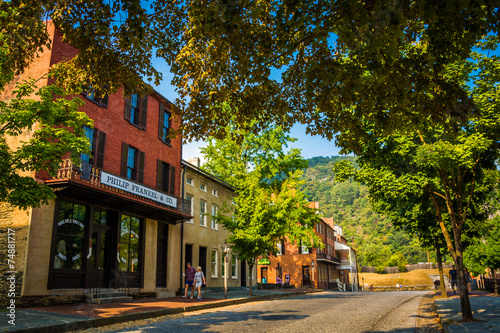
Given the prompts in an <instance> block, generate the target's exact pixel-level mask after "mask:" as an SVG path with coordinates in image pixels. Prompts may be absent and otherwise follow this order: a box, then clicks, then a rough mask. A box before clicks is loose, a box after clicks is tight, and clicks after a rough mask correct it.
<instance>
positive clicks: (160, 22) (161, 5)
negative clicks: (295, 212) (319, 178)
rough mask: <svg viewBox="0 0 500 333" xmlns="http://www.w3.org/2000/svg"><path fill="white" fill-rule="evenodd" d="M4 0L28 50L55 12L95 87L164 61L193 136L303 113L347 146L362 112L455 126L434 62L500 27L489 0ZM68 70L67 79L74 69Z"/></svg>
mask: <svg viewBox="0 0 500 333" xmlns="http://www.w3.org/2000/svg"><path fill="white" fill-rule="evenodd" d="M2 7H3V8H7V7H8V8H9V10H10V11H12V10H13V9H12V8H16V9H15V15H3V21H4V22H8V23H9V24H16V22H20V23H21V26H22V29H24V30H23V32H24V33H23V34H19V35H18V36H15V38H14V37H13V39H14V41H16V42H18V44H17V45H30V47H29V52H28V53H29V54H30V55H34V54H36V52H37V50H38V49H39V46H40V45H43V44H44V43H46V42H47V40H46V34H44V30H43V26H44V23H43V20H47V19H49V18H50V19H51V20H52V22H53V23H54V24H55V26H56V27H57V28H58V29H59V30H60V31H61V32H62V34H63V39H64V42H67V43H69V44H71V45H73V46H74V47H75V48H77V49H78V50H79V54H78V56H77V57H76V58H75V59H73V60H72V61H71V62H72V66H73V68H77V69H82V68H83V69H85V73H86V74H85V77H86V78H87V79H89V81H90V82H91V83H92V84H93V85H94V86H95V87H96V89H98V90H99V91H104V90H106V91H107V92H112V91H114V90H116V89H117V88H118V87H119V86H120V85H123V86H124V88H125V92H126V93H130V92H133V91H135V90H137V89H143V88H145V87H146V86H145V84H144V83H143V82H142V81H141V79H145V80H146V81H151V82H153V83H154V84H157V83H158V82H159V80H160V79H161V77H162V76H161V73H159V72H158V71H157V70H156V69H155V68H154V66H153V62H152V59H153V58H155V57H158V58H162V59H165V60H166V61H167V63H168V64H169V65H170V68H171V71H172V73H173V74H174V77H173V80H172V84H173V85H174V87H175V88H176V90H177V92H178V93H179V95H180V99H179V100H178V101H177V102H176V105H177V107H178V109H177V110H176V111H175V113H176V114H177V115H182V119H183V127H182V130H183V134H184V136H185V137H186V138H188V139H191V138H200V137H205V136H217V137H219V138H222V136H223V135H224V130H223V128H224V127H225V126H226V125H228V124H229V121H230V119H231V115H232V114H235V115H236V118H235V119H236V122H235V125H236V126H239V127H241V128H243V129H251V130H253V131H255V132H258V131H259V130H260V129H264V128H265V127H266V126H267V124H269V123H275V124H278V125H281V126H282V127H283V128H284V129H285V130H287V129H288V128H290V126H291V125H293V124H294V123H304V124H307V131H308V132H309V133H311V134H320V135H323V136H325V137H327V138H333V137H334V136H335V135H336V140H337V143H338V145H339V146H341V147H342V148H344V149H345V151H353V152H356V153H360V152H361V150H362V146H361V145H362V144H364V143H366V142H365V141H361V142H360V140H358V137H359V135H360V134H362V133H364V129H363V126H364V125H363V124H364V122H365V121H369V122H371V123H373V124H375V125H376V126H375V130H374V131H375V132H376V134H377V135H381V134H382V135H384V134H385V133H390V132H391V131H392V130H394V129H399V128H413V127H415V126H420V125H421V124H422V122H424V123H426V122H427V121H429V120H432V121H435V122H437V123H441V124H448V125H449V126H453V124H463V122H464V121H465V120H466V119H467V117H468V116H469V115H470V114H473V113H474V112H476V111H477V107H476V105H475V103H474V102H473V101H471V99H470V98H469V96H468V94H467V92H466V89H464V87H463V86H462V85H460V84H459V83H458V82H457V81H456V80H455V79H454V78H452V77H445V76H443V75H442V73H443V70H444V69H445V67H446V65H449V64H451V63H454V62H455V61H457V60H464V59H468V58H470V56H471V52H472V51H473V49H474V47H476V46H477V45H478V43H479V42H484V43H483V45H482V46H483V47H485V48H491V44H490V43H489V41H490V40H492V39H496V38H497V35H498V29H500V26H499V25H498V24H497V23H498V21H499V10H498V4H496V3H495V2H491V1H486V0H480V1H460V2H457V3H453V4H452V3H450V2H449V1H446V0H436V1H424V0H418V1H404V0H392V1H375V2H373V1H371V2H352V1H338V0H330V1H322V2H319V3H318V2H317V1H299V2H297V1H230V2H227V1H223V0H215V1H210V2H203V1H201V2H200V1H171V0H152V1H149V2H144V1H138V0H135V1H127V0H118V1H113V2H112V3H110V2H109V1H104V0H95V1H71V0H68V1H53V0H44V1H32V0H13V1H11V2H5V1H4V2H2ZM4 26H5V24H3V25H2V28H3V27H4ZM32 37H34V38H32ZM23 52H24V51H23ZM23 52H21V53H23ZM21 59H25V58H24V57H21ZM23 61H24V60H21V63H23ZM67 73H68V77H69V79H67V78H66V79H65V80H66V83H67V84H70V83H71V81H72V80H74V79H75V77H77V76H79V75H80V76H83V74H82V73H79V74H78V75H77V74H76V73H78V71H74V70H73V71H67ZM60 79H61V80H63V77H60ZM224 103H229V104H230V106H231V108H230V109H227V108H225V107H224V106H223V104H224ZM415 105H421V106H425V107H421V108H420V107H419V108H415ZM229 110H230V112H231V113H230V114H229V113H228V111H229ZM249 120H252V122H250V121H249ZM250 126H251V127H250ZM336 133H337V134H336Z"/></svg>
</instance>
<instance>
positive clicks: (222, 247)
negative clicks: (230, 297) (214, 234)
mask: <svg viewBox="0 0 500 333" xmlns="http://www.w3.org/2000/svg"><path fill="white" fill-rule="evenodd" d="M221 249H222V251H223V252H224V299H227V257H228V254H229V246H228V245H227V243H224V245H221Z"/></svg>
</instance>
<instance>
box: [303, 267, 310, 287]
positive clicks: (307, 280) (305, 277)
mask: <svg viewBox="0 0 500 333" xmlns="http://www.w3.org/2000/svg"><path fill="white" fill-rule="evenodd" d="M310 284H311V276H310V274H309V266H302V285H303V286H306V285H310Z"/></svg>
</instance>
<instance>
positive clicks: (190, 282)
mask: <svg viewBox="0 0 500 333" xmlns="http://www.w3.org/2000/svg"><path fill="white" fill-rule="evenodd" d="M186 266H187V268H186V273H185V274H184V276H185V277H186V287H185V290H184V296H182V298H187V293H188V288H189V287H191V299H193V297H194V275H195V274H196V270H195V269H194V267H191V263H190V262H188V263H187V264H186Z"/></svg>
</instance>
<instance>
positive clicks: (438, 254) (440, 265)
mask: <svg viewBox="0 0 500 333" xmlns="http://www.w3.org/2000/svg"><path fill="white" fill-rule="evenodd" d="M436 259H437V262H438V270H439V281H440V283H441V284H440V287H441V297H442V298H448V294H447V293H446V282H445V281H444V274H443V259H442V256H441V249H440V248H439V244H437V245H436Z"/></svg>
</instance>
